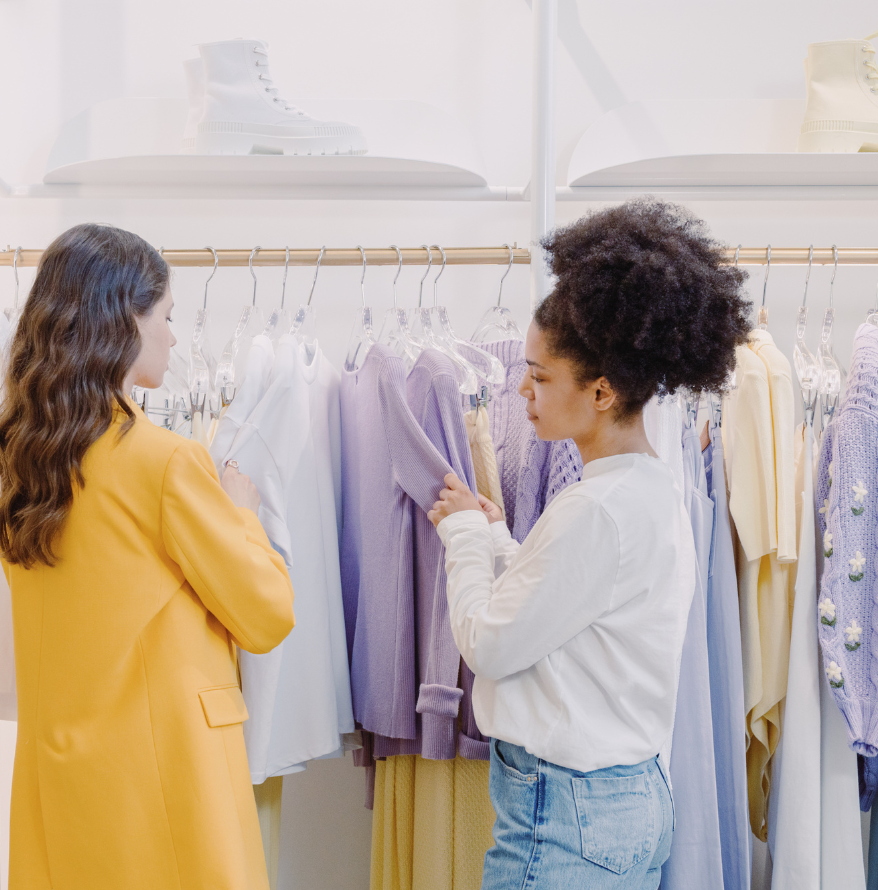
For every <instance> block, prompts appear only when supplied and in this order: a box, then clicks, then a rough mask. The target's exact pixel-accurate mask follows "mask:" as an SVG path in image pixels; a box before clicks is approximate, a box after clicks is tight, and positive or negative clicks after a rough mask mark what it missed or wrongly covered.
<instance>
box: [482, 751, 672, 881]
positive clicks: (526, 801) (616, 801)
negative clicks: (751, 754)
mask: <svg viewBox="0 0 878 890" xmlns="http://www.w3.org/2000/svg"><path fill="white" fill-rule="evenodd" d="M491 803H492V804H493V806H494V811H495V812H496V814H497V821H496V822H495V823H494V846H493V847H492V848H491V849H490V850H488V853H487V854H486V856H485V872H484V876H483V878H482V890H519V888H521V890H525V888H527V890H558V888H562V887H563V888H564V890H610V888H612V890H656V888H657V887H658V885H659V880H660V878H661V866H662V863H663V862H664V861H665V860H666V859H667V858H668V854H669V853H670V851H671V840H672V838H673V830H674V805H673V801H672V799H671V792H670V788H669V786H668V782H667V779H666V777H665V776H664V774H663V772H662V770H661V767H660V766H659V761H658V759H657V758H653V759H652V760H646V761H644V762H643V763H638V764H634V765H633V766H610V767H607V768H605V769H598V770H594V771H592V772H588V773H583V772H578V771H577V770H572V769H566V768H565V767H561V766H556V765H555V764H553V763H549V762H548V761H545V760H540V759H539V758H538V757H534V756H533V755H532V754H528V752H527V751H525V749H524V748H521V747H519V746H518V745H511V744H509V743H508V742H501V741H499V740H497V739H492V740H491Z"/></svg>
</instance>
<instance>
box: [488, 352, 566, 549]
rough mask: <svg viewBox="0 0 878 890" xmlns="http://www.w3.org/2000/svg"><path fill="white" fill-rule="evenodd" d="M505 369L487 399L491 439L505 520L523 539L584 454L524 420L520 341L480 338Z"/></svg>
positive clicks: (524, 369) (524, 364) (514, 534)
mask: <svg viewBox="0 0 878 890" xmlns="http://www.w3.org/2000/svg"><path fill="white" fill-rule="evenodd" d="M479 346H480V347H481V348H482V349H485V350H487V351H488V352H490V353H491V354H492V355H495V356H497V358H498V359H500V361H501V362H502V363H503V366H504V367H505V368H506V380H505V382H504V383H503V384H501V385H500V386H499V387H497V388H495V389H494V392H493V394H492V398H491V401H490V402H488V418H489V420H490V423H491V438H492V439H493V440H494V449H495V451H496V453H497V468H498V470H499V471H500V487H501V488H502V489H503V501H504V503H505V506H506V524H507V525H508V526H509V531H510V532H511V533H512V537H513V538H515V540H516V541H518V542H519V543H521V542H522V541H523V540H524V539H525V538H526V537H527V534H528V532H529V531H530V530H531V529H532V528H533V527H534V524H535V523H536V521H537V520H538V519H539V518H540V516H541V515H542V513H543V511H544V510H545V509H546V507H547V506H548V505H549V504H550V503H552V501H553V500H554V499H555V498H556V497H557V496H558V495H559V494H560V493H561V492H562V491H563V490H564V489H565V488H567V486H568V485H570V484H572V483H573V482H578V481H579V478H580V476H581V474H582V458H581V457H580V455H579V450H578V449H577V448H576V446H575V445H574V444H573V442H572V441H571V440H570V439H566V440H564V441H561V442H543V441H541V440H540V439H539V438H538V437H537V434H536V432H535V430H534V428H533V424H531V422H530V421H529V420H528V419H527V412H526V409H525V404H526V402H527V399H525V398H524V396H521V395H519V394H518V387H519V386H520V385H521V381H522V380H523V379H524V375H525V373H526V372H527V362H526V361H525V359H524V343H523V342H522V341H521V340H498V341H496V342H494V343H479Z"/></svg>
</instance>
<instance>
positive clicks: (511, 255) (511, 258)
mask: <svg viewBox="0 0 878 890" xmlns="http://www.w3.org/2000/svg"><path fill="white" fill-rule="evenodd" d="M503 246H504V247H505V248H506V249H507V250H508V251H509V265H508V266H507V267H506V271H505V272H504V273H503V277H502V278H501V279H500V290H499V291H498V292H497V305H498V306H499V305H500V298H501V297H502V296H503V282H504V281H505V280H506V276H507V275H508V274H509V270H510V269H511V268H512V263H513V261H514V260H515V253H514V252H513V250H512V248H511V247H510V246H509V245H508V244H504V245H503Z"/></svg>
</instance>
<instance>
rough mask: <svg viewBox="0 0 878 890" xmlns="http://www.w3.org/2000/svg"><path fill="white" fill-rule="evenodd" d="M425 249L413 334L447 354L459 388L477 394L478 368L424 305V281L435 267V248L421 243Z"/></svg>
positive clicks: (440, 274)
mask: <svg viewBox="0 0 878 890" xmlns="http://www.w3.org/2000/svg"><path fill="white" fill-rule="evenodd" d="M421 247H422V249H423V250H426V251H427V255H428V257H429V261H428V264H427V271H426V272H425V273H424V277H423V278H422V279H421V285H420V288H419V289H418V308H417V309H416V310H415V317H414V321H413V322H412V325H411V331H412V335H413V336H414V337H415V338H416V339H417V340H419V341H420V342H421V343H423V345H424V348H425V349H426V348H428V347H429V348H430V349H438V350H439V352H441V353H442V354H443V355H445V356H447V357H448V358H449V359H450V360H451V362H452V364H453V365H454V366H455V368H456V369H457V384H458V385H457V388H458V389H459V390H460V392H462V393H463V394H464V395H466V396H471V395H476V394H477V393H478V392H479V379H478V374H477V372H476V369H475V368H474V367H473V366H472V365H471V364H470V363H469V362H468V361H467V360H466V359H465V358H463V357H462V356H460V355H459V354H458V353H457V352H456V351H455V349H454V348H453V347H452V346H450V345H449V344H448V342H447V341H446V340H445V338H444V337H442V336H440V332H439V329H438V325H437V326H434V325H433V315H432V313H431V311H430V310H429V309H425V308H424V306H423V302H424V281H426V279H427V276H428V275H429V274H430V269H431V268H432V267H433V249H432V248H430V247H427V245H426V244H422V245H421ZM438 250H440V251H441V252H442V269H440V271H439V274H438V275H437V276H436V278H435V279H434V281H433V285H434V299H435V284H436V281H437V280H438V279H439V278H441V277H442V272H444V271H445V252H444V251H443V250H442V248H441V247H440V248H438Z"/></svg>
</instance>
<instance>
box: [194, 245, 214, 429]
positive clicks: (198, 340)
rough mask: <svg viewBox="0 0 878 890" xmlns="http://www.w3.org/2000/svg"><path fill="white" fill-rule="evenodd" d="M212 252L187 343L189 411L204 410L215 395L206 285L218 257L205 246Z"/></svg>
mask: <svg viewBox="0 0 878 890" xmlns="http://www.w3.org/2000/svg"><path fill="white" fill-rule="evenodd" d="M204 249H205V250H209V251H210V252H211V253H212V254H213V271H212V272H211V273H210V276H209V277H208V279H207V281H205V282H204V305H203V306H202V307H201V309H199V310H198V311H197V312H196V313H195V327H194V329H193V331H192V341H191V342H190V344H189V368H188V379H189V406H190V409H191V411H192V412H193V413H194V412H195V411H201V412H204V408H205V405H207V406H209V407H210V408H212V406H210V402H211V401H212V400H213V398H214V396H215V389H214V380H215V377H216V358H215V357H214V355H213V350H212V349H211V348H210V338H209V334H210V314H209V313H208V311H207V287H208V285H209V284H210V282H211V280H212V279H213V276H214V275H216V270H217V266H219V257H218V256H217V253H216V251H215V250H214V249H213V248H212V247H205V248H204Z"/></svg>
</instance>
